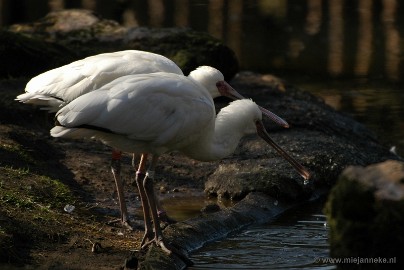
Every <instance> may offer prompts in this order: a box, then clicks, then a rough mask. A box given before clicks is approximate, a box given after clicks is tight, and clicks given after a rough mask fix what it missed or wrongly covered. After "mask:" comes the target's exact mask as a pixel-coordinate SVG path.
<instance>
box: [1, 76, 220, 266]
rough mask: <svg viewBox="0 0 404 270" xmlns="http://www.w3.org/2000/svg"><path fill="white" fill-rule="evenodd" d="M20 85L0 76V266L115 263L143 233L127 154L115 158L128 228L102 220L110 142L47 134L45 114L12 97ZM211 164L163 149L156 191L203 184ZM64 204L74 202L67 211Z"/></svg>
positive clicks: (111, 215) (108, 204)
mask: <svg viewBox="0 0 404 270" xmlns="http://www.w3.org/2000/svg"><path fill="white" fill-rule="evenodd" d="M24 84H25V80H8V81H3V82H1V83H0V95H1V96H0V102H1V103H0V105H1V106H0V107H1V108H0V115H1V116H0V177H1V178H0V205H1V207H0V268H2V269H3V268H6V269H7V268H9V269H13V267H14V266H25V267H24V269H37V268H42V269H116V268H119V267H120V266H122V265H123V264H124V261H125V258H126V257H127V256H128V255H129V254H130V252H131V251H133V250H136V249H137V248H138V247H139V243H140V241H141V238H142V236H143V222H142V216H141V205H140V201H139V199H138V196H137V192H136V188H134V187H132V186H131V185H130V180H131V179H132V178H133V176H134V169H133V167H132V165H131V163H132V157H131V155H129V154H126V155H124V157H123V160H122V163H123V164H122V176H123V179H124V181H125V182H126V185H125V192H126V200H127V203H128V206H129V211H130V214H131V215H132V216H131V220H132V223H133V224H134V227H135V230H133V231H126V230H124V229H122V228H121V227H120V226H119V223H114V224H108V223H109V222H110V221H112V220H115V219H117V218H118V217H119V207H118V205H117V200H116V196H115V195H114V191H115V186H114V181H113V178H112V174H111V172H110V156H111V150H110V148H109V147H106V146H104V145H102V144H100V143H97V142H93V141H68V140H61V139H60V140H59V139H54V138H51V137H50V135H49V128H50V127H51V126H52V116H51V115H47V113H46V112H43V111H38V110H37V109H35V108H33V107H31V106H29V105H23V104H19V103H17V102H15V101H14V100H13V99H14V97H15V96H16V95H17V94H19V93H21V92H22V89H23V86H24ZM217 165H218V164H217V163H199V162H194V161H191V160H190V159H188V158H186V157H183V156H180V155H178V154H170V155H167V156H165V157H163V158H162V159H161V162H160V165H159V166H158V168H157V172H158V173H157V175H156V179H155V180H156V183H155V187H156V191H157V192H158V193H159V194H161V195H164V194H162V193H166V192H170V191H172V190H176V191H179V192H184V193H187V192H190V190H195V189H196V190H203V183H204V181H205V180H206V178H207V177H208V175H209V174H210V173H211V172H212V171H213V170H214V168H215V167H216V166H217ZM66 205H73V206H74V207H75V209H74V210H73V211H72V212H71V213H68V212H66V211H65V210H64V208H65V206H66ZM99 245H100V246H101V247H100V246H99Z"/></svg>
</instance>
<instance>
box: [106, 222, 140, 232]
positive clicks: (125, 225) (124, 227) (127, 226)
mask: <svg viewBox="0 0 404 270" xmlns="http://www.w3.org/2000/svg"><path fill="white" fill-rule="evenodd" d="M119 222H120V223H121V226H122V228H123V229H126V230H128V231H133V230H134V227H133V226H132V225H131V224H130V222H129V221H123V220H122V219H114V220H111V221H108V222H107V224H108V225H111V224H115V223H119Z"/></svg>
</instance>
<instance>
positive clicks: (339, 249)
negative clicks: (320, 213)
mask: <svg viewBox="0 0 404 270" xmlns="http://www.w3.org/2000/svg"><path fill="white" fill-rule="evenodd" d="M374 192H375V190H374V188H372V187H370V186H365V185H363V184H361V183H359V182H358V181H355V180H352V179H348V178H346V177H340V179H339V181H338V182H337V184H336V185H335V186H334V188H333V189H332V190H331V193H330V195H329V197H328V200H327V203H326V205H325V209H324V210H325V211H324V212H325V213H326V215H327V221H328V224H329V227H330V235H329V236H330V237H329V241H330V254H331V257H336V258H344V257H346V258H351V257H363V258H371V257H385V258H390V257H394V256H397V257H399V256H400V254H399V251H400V250H401V247H402V246H403V245H404V236H403V234H402V229H403V228H404V215H403V209H404V201H385V200H377V199H376V198H375V197H374ZM398 263H399V262H398ZM401 263H403V262H401ZM367 266H370V265H367ZM382 266H383V265H379V266H377V265H372V266H371V267H372V269H374V268H378V267H382ZM343 267H348V266H346V265H345V266H343Z"/></svg>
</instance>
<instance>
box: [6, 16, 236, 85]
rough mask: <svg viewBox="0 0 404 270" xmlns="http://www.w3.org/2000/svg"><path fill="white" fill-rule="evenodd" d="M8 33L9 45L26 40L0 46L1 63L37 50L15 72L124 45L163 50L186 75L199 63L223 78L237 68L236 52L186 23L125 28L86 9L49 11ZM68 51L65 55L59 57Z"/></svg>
mask: <svg viewBox="0 0 404 270" xmlns="http://www.w3.org/2000/svg"><path fill="white" fill-rule="evenodd" d="M9 32H11V33H14V36H9V35H10V34H9V35H8V36H5V37H3V38H2V39H1V40H5V41H6V42H9V43H11V44H12V42H13V40H14V37H18V38H19V39H21V38H22V37H21V36H24V42H19V43H18V44H20V47H18V49H17V50H16V48H14V47H12V46H10V48H8V47H7V48H5V49H4V48H3V49H1V50H3V51H1V50H0V53H1V54H0V61H1V62H2V63H3V59H2V58H3V57H6V56H7V57H8V58H11V59H13V58H14V57H18V51H19V50H22V51H26V50H28V49H29V48H31V47H32V48H33V49H36V51H37V54H27V55H25V56H24V59H25V61H23V62H24V65H25V66H26V68H25V69H23V70H22V71H19V72H18V73H15V74H14V73H11V75H13V76H16V75H17V76H21V75H25V76H33V75H36V74H38V73H40V72H44V71H46V70H48V69H51V68H54V67H55V65H54V64H53V62H52V61H55V60H54V59H55V58H57V59H58V60H59V61H62V63H60V65H62V64H67V63H69V62H71V61H72V59H71V57H73V58H74V60H78V59H82V58H84V57H87V56H90V55H95V54H99V53H103V52H111V51H119V50H128V49H136V50H146V51H150V52H154V53H158V54H162V55H164V56H166V57H168V58H170V59H172V60H173V61H174V62H175V63H176V64H178V65H179V66H180V68H181V69H182V70H183V71H184V73H185V74H188V73H189V72H190V71H192V70H194V69H195V68H196V67H198V66H201V65H210V66H213V67H216V68H218V69H219V70H220V71H222V73H223V74H224V76H225V77H226V78H227V79H230V78H232V77H233V76H234V75H235V74H236V72H237V71H238V62H237V59H236V56H235V54H234V52H233V51H232V50H230V49H229V48H228V47H227V46H225V45H224V44H223V43H222V42H221V41H219V40H217V39H215V38H213V37H211V36H210V35H208V34H207V33H202V32H197V31H193V30H191V29H185V28H159V29H152V28H145V27H136V28H128V27H124V26H121V25H119V24H118V23H117V22H115V21H111V20H105V19H102V18H101V17H99V16H97V15H95V14H94V13H92V12H91V11H88V10H62V11H57V12H51V13H49V14H48V15H47V16H45V17H44V18H42V19H40V20H38V21H36V22H33V23H29V24H18V25H12V26H11V27H10V28H9ZM7 33H8V32H7ZM15 34H18V35H15ZM1 35H2V34H1V33H0V37H1ZM3 35H4V34H3ZM49 44H51V45H50V46H51V47H54V49H53V50H56V51H52V50H49V49H46V48H45V49H44V50H43V51H42V50H41V48H43V47H46V46H48V45H49ZM26 47H27V48H26ZM66 51H67V52H68V56H69V57H60V56H61V55H60V54H63V52H66ZM32 57H33V58H32ZM37 58H45V60H46V61H42V62H39V61H33V60H35V59H37ZM46 58H47V59H46ZM38 62H39V63H41V66H40V67H37V66H36V65H38ZM49 62H50V63H49ZM31 69H34V70H33V71H31ZM0 71H1V70H0ZM5 72H6V70H5V71H2V72H1V73H0V76H1V77H4V76H6V74H5ZM15 72H17V71H15ZM24 72H25V73H24ZM8 73H10V71H8Z"/></svg>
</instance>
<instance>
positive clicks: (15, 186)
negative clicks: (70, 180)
mask: <svg viewBox="0 0 404 270" xmlns="http://www.w3.org/2000/svg"><path fill="white" fill-rule="evenodd" d="M2 170H3V171H4V173H3V175H5V176H6V177H5V179H3V180H2V183H1V185H0V190H1V194H0V203H2V204H3V203H4V204H9V205H12V206H14V207H17V208H37V209H39V210H43V209H44V208H47V209H52V208H53V209H58V208H61V207H62V206H63V205H65V204H66V203H72V202H73V201H74V197H73V194H72V193H71V191H70V189H69V188H68V187H67V186H66V185H64V184H63V183H61V182H60V181H59V180H56V179H51V178H49V177H46V176H41V175H36V174H33V173H30V172H29V171H27V170H20V169H13V168H3V169H2ZM22 179H29V180H28V181H22Z"/></svg>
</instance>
